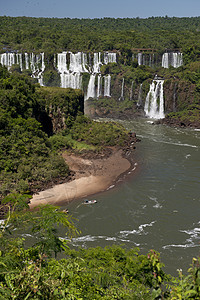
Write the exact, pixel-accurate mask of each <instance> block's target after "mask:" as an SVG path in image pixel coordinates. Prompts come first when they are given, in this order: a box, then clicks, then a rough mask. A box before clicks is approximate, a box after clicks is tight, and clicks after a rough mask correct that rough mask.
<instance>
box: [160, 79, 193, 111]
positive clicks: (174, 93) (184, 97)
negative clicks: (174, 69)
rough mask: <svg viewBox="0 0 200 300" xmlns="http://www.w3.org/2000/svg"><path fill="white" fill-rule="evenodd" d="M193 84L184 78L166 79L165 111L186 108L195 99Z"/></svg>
mask: <svg viewBox="0 0 200 300" xmlns="http://www.w3.org/2000/svg"><path fill="white" fill-rule="evenodd" d="M195 87H196V86H195V84H191V83H190V82H187V81H185V80H177V79H175V80H174V79H168V80H166V81H165V83H164V98H165V113H166V114H168V113H170V112H178V111H181V110H184V109H186V108H187V107H188V106H189V105H190V104H193V103H194V101H195V98H196V97H195Z"/></svg>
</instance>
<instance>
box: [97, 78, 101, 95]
mask: <svg viewBox="0 0 200 300" xmlns="http://www.w3.org/2000/svg"><path fill="white" fill-rule="evenodd" d="M101 94H102V77H101V74H99V75H98V86H97V98H99V97H100V96H101Z"/></svg>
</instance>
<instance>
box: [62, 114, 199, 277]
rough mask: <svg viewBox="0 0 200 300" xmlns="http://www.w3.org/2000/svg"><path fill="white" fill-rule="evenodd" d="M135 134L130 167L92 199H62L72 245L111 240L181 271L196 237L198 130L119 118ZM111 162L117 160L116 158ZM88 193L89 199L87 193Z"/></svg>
mask: <svg viewBox="0 0 200 300" xmlns="http://www.w3.org/2000/svg"><path fill="white" fill-rule="evenodd" d="M120 122H121V123H122V124H124V126H125V127H126V128H128V129H129V130H131V131H134V132H136V133H137V137H139V138H140V139H141V142H140V143H137V144H136V150H135V160H136V165H135V168H134V169H135V170H133V171H132V172H131V174H128V175H127V176H126V180H122V181H121V183H120V184H117V185H116V186H114V187H113V188H111V189H109V190H108V191H105V192H103V193H100V194H98V195H95V199H96V200H97V203H96V204H93V205H82V201H81V200H77V201H74V202H72V203H70V204H69V205H68V209H69V211H70V214H72V215H73V216H74V217H75V218H76V219H77V220H75V225H76V226H77V228H78V229H79V230H81V234H80V236H79V237H77V238H75V239H73V241H72V243H73V245H74V246H81V247H91V246H92V247H94V246H108V245H112V244H119V245H122V244H123V245H124V246H125V247H128V248H131V247H139V248H140V249H141V253H147V252H148V251H149V250H150V249H155V250H157V251H159V252H160V253H161V259H162V261H163V262H164V263H165V265H166V268H165V270H166V271H167V272H170V273H171V274H173V275H177V271H176V269H177V268H182V269H183V270H184V272H185V271H186V270H187V269H188V268H189V265H190V264H191V262H192V257H193V256H198V255H199V242H200V185H199V179H200V159H199V154H200V153H199V152H200V130H195V129H176V128H170V127H166V126H163V125H152V124H151V121H150V120H148V119H139V120H134V121H120ZM116 163H117V162H116ZM88 199H94V196H93V197H89V198H88Z"/></svg>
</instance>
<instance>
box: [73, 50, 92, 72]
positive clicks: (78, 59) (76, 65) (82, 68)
mask: <svg viewBox="0 0 200 300" xmlns="http://www.w3.org/2000/svg"><path fill="white" fill-rule="evenodd" d="M86 64H87V56H86V54H85V53H82V52H78V53H75V54H74V53H72V52H70V65H69V71H70V72H72V73H87V72H88V70H87V68H86Z"/></svg>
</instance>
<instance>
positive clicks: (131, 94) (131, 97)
mask: <svg viewBox="0 0 200 300" xmlns="http://www.w3.org/2000/svg"><path fill="white" fill-rule="evenodd" d="M133 84H134V81H132V82H131V90H130V100H133Z"/></svg>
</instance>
